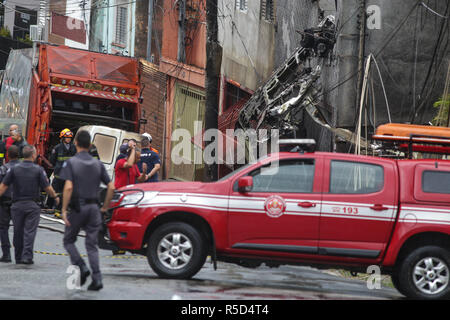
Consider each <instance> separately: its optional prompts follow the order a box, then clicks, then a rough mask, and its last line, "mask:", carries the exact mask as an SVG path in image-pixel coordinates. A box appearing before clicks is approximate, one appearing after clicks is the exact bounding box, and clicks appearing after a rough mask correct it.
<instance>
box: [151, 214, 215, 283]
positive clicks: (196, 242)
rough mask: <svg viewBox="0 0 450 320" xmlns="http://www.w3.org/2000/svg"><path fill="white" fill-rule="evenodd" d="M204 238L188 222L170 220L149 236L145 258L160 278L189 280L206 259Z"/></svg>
mask: <svg viewBox="0 0 450 320" xmlns="http://www.w3.org/2000/svg"><path fill="white" fill-rule="evenodd" d="M206 254H207V252H206V246H205V241H204V239H203V238H202V236H201V235H200V233H199V232H198V231H197V230H196V229H195V228H194V227H192V226H191V225H189V224H187V223H182V222H172V223H168V224H164V225H162V226H160V227H158V228H157V229H156V230H155V231H154V232H153V233H152V235H151V236H150V239H149V242H148V249H147V259H148V262H149V264H150V266H151V267H152V269H153V271H155V272H156V273H157V274H158V275H159V276H160V277H163V278H172V279H189V278H191V277H193V276H194V275H195V274H196V273H197V272H198V271H199V270H200V269H201V268H202V266H203V265H204V264H205V261H206Z"/></svg>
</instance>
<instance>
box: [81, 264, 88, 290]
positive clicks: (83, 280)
mask: <svg viewBox="0 0 450 320" xmlns="http://www.w3.org/2000/svg"><path fill="white" fill-rule="evenodd" d="M90 274H91V271H89V268H88V267H87V266H86V265H85V264H83V265H81V266H80V286H82V285H84V284H85V283H86V280H87V278H88V277H89V275H90Z"/></svg>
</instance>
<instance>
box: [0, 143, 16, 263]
mask: <svg viewBox="0 0 450 320" xmlns="http://www.w3.org/2000/svg"><path fill="white" fill-rule="evenodd" d="M8 159H9V162H8V163H6V164H4V165H3V166H1V167H0V182H2V181H3V178H4V177H5V176H6V173H7V172H8V170H9V169H11V168H12V167H14V166H16V165H17V164H19V163H20V162H19V148H18V147H17V146H14V145H13V146H10V147H9V149H8ZM11 198H12V192H11V189H10V188H8V190H6V192H5V193H4V194H3V196H2V197H0V241H1V243H2V252H3V256H2V257H1V258H0V262H11V252H10V249H11V243H10V241H9V223H10V222H11V204H12V199H11Z"/></svg>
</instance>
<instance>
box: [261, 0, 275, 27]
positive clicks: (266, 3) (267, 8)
mask: <svg viewBox="0 0 450 320" xmlns="http://www.w3.org/2000/svg"><path fill="white" fill-rule="evenodd" d="M261 17H262V18H263V19H264V20H266V21H269V22H274V21H275V7H274V0H261Z"/></svg>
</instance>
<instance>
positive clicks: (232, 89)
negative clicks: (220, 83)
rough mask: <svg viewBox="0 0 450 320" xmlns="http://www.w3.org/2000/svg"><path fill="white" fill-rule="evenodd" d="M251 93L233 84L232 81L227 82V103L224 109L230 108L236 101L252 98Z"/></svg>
mask: <svg viewBox="0 0 450 320" xmlns="http://www.w3.org/2000/svg"><path fill="white" fill-rule="evenodd" d="M250 97H251V94H249V93H248V92H246V91H244V90H242V89H241V88H239V87H238V86H235V85H233V84H232V83H230V82H226V84H225V104H224V107H223V110H224V111H225V110H228V109H229V108H231V107H233V106H234V105H236V103H238V102H240V101H241V100H242V99H245V101H247V100H248V99H250Z"/></svg>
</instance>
